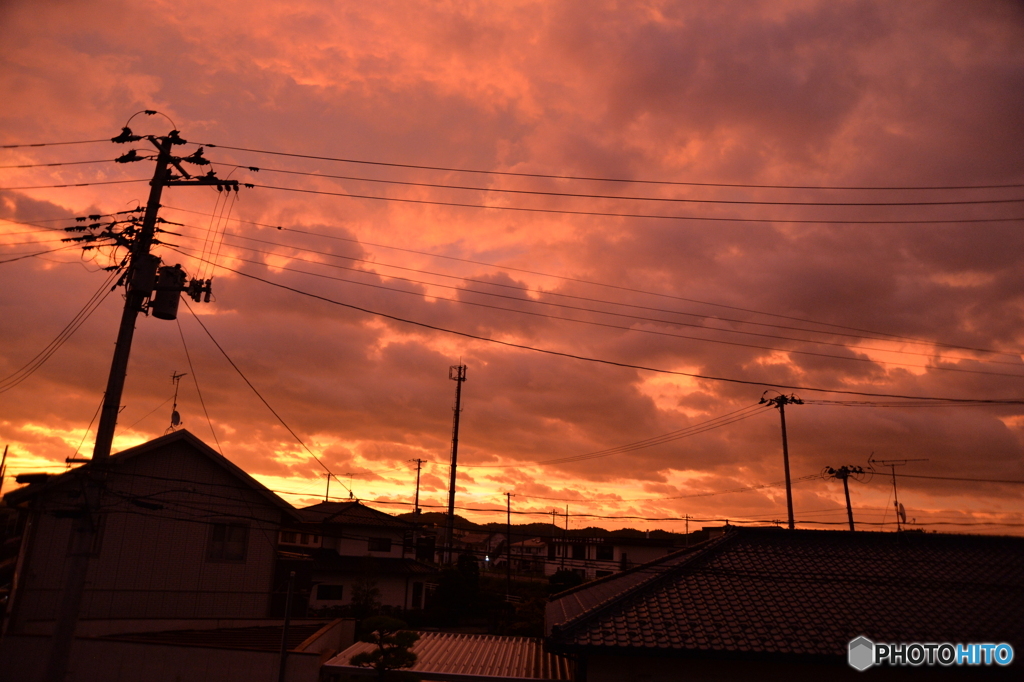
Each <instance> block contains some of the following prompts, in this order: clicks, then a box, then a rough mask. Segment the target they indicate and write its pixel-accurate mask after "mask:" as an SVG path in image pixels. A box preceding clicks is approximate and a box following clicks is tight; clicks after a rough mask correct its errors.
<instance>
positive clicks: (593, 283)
mask: <svg viewBox="0 0 1024 682" xmlns="http://www.w3.org/2000/svg"><path fill="white" fill-rule="evenodd" d="M163 208H169V209H171V210H174V211H181V212H183V213H192V214H196V215H204V216H208V215H210V214H208V213H202V212H200V211H192V210H189V209H185V208H179V207H175V206H163ZM234 220H235V222H238V223H244V224H248V225H255V226H257V227H267V228H271V229H275V230H278V231H284V232H294V233H296V234H305V235H310V236H315V237H320V238H323V239H331V240H334V241H342V242H348V243H353V244H357V245H360V246H372V247H374V248H383V249H390V250H392V251H399V252H403V253H412V254H415V255H419V256H428V257H430V258H438V259H443V260H449V261H454V262H459V263H467V264H470V265H481V266H485V267H490V268H495V269H499V270H507V271H509V272H521V273H524V274H530V275H538V276H541V277H550V278H552V279H558V280H562V281H566V282H577V283H580V284H587V285H591V286H598V287H603V288H606V289H612V290H618V291H624V292H628V293H636V294H643V295H647V296H655V297H658V298H664V299H670V300H675V301H682V302H684V303H694V304H698V305H707V306H711V307H715V308H723V309H726V310H735V311H737V312H745V313H751V314H755V315H764V316H767V317H774V318H778V319H783V320H790V321H793V322H804V323H806V324H815V325H819V326H823V327H830V328H832V329H841V330H846V331H854V332H861V333H865V334H871V335H873V336H874V337H885V338H888V339H892V340H896V341H909V342H914V343H922V344H927V345H934V346H940V347H943V348H951V349H959V350H969V351H976V352H979V353H993V354H1001V355H1009V356H1012V357H1019V354H1018V353H1007V352H1004V351H997V350H992V349H988V348H976V347H972V346H963V345H957V344H947V343H941V342H937V341H929V340H927V339H920V338H913V337H906V336H900V335H897V334H889V333H886V332H879V331H874V330H870V329H862V328H860V327H851V326H846V325H839V324H834V323H831V322H821V321H817V320H811V319H808V318H803V317H794V316H791V315H782V314H778V313H770V312H765V311H762V310H754V309H751V308H743V307H740V306H733V305H726V304H723V303H713V302H711V301H701V300H698V299H692V298H686V297H683V296H675V295H672V294H664V293H658V292H653V291H645V290H643V289H634V288H630V287H624V286H620V285H616V284H607V283H604V282H597V281H593V280H587V279H581V278H576V277H567V276H564V275H555V274H551V273H546V272H539V271H536V270H527V269H524V268H516V267H511V266H506V265H498V264H496V263H488V262H485V261H478V260H472V259H468V258H458V257H456V256H447V255H444V254H437V253H430V252H428V251H417V250H415V249H407V248H402V247H399V246H392V245H390V244H378V243H373V242H362V241H360V240H358V239H351V238H348V237H340V236H337V235H330V234H324V233H322V232H311V231H309V230H300V229H297V228H292V227H283V226H281V225H272V224H270V223H260V222H255V221H252V220H243V219H241V218H235V219H234ZM659 310H660V309H659ZM705 317H710V318H713V319H718V320H723V321H729V322H734V321H737V320H730V319H728V318H720V317H715V316H713V315H707V316H705ZM769 326H776V325H769ZM785 328H787V329H789V327H785ZM792 329H800V328H799V327H794V328H792ZM805 331H810V332H815V333H826V332H824V331H819V330H805ZM864 338H872V337H864Z"/></svg>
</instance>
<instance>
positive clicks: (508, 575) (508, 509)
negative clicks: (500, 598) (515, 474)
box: [505, 493, 515, 601]
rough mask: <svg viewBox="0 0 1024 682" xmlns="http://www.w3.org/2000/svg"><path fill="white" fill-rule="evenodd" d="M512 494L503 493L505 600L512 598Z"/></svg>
mask: <svg viewBox="0 0 1024 682" xmlns="http://www.w3.org/2000/svg"><path fill="white" fill-rule="evenodd" d="M513 497H515V495H513V494H512V493H505V505H506V506H505V549H506V550H507V551H506V553H505V554H506V559H505V599H506V601H507V600H508V598H509V597H510V596H512V498H513Z"/></svg>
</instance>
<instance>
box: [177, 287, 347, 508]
mask: <svg viewBox="0 0 1024 682" xmlns="http://www.w3.org/2000/svg"><path fill="white" fill-rule="evenodd" d="M181 300H182V302H184V303H185V307H186V308H188V311H189V312H190V313H192V318H193V319H194V320H195V321H196V322H198V323H199V326H200V327H202V328H203V331H204V332H206V335H207V336H208V337H210V340H211V341H213V345H215V346H217V350H219V351H220V352H221V355H223V356H224V359H225V360H227V361H228V364H230V365H231V366H232V367H233V368H234V369H235V371H236V372H238V376H240V377H242V381H244V382H245V383H246V384H247V385H248V386H249V388H251V389H252V392H253V393H255V394H256V397H257V398H259V399H260V401H261V402H262V403H263V404H264V405H266V407H267V409H268V410H270V413H271V414H273V415H274V416H275V417H276V418H277V421H279V422H281V425H282V426H284V428H285V429H286V430H287V431H288V433H290V434H292V437H293V438H294V439H295V440H296V442H298V444H299V445H301V446H302V448H303V449H304V450H305V451H306V452H308V453H309V455H310V456H311V457H312V458H313V459H315V460H316V462H317V464H319V465H320V466H321V467H323V469H324V471H326V472H327V473H329V474H330V475H331V476H334V479H335V480H336V481H338V483H341V481H340V480H338V477H337V476H335V475H334V472H333V471H331V470H330V469H329V468H328V467H327V465H326V464H324V462H323V460H321V459H320V458H319V457H317V456H316V453H314V452H313V451H312V450H310V449H309V446H308V445H306V443H305V442H304V441H303V440H302V439H301V438H299V434H297V433H295V431H293V430H292V427H290V426H288V422H286V421H285V420H284V419H283V418H282V417H281V415H280V414H278V413H277V410H275V409H274V408H273V407H271V406H270V403H268V402H267V399H266V398H264V397H263V394H262V393H260V392H259V390H258V389H257V388H256V387H255V386H253V384H252V382H251V381H249V379H248V377H246V376H245V374H244V373H243V372H242V370H241V369H240V368H239V367H238V365H236V364H235V361H234V360H232V359H231V356H230V355H228V353H227V351H225V350H224V348H223V346H221V345H220V343H218V342H217V339H215V338H214V337H213V334H211V333H210V330H209V329H207V328H206V325H205V324H203V321H202V320H201V319H199V316H198V315H196V313H195V311H194V310H192V306H190V305H189V304H188V301H187V300H185V298H184V297H182V298H181ZM341 485H342V486H344V485H345V484H344V483H341ZM347 489H348V488H347V486H346V490H347Z"/></svg>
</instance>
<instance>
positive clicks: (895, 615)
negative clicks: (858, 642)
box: [545, 528, 1024, 682]
mask: <svg viewBox="0 0 1024 682" xmlns="http://www.w3.org/2000/svg"><path fill="white" fill-rule="evenodd" d="M545 632H546V635H547V637H546V643H547V646H548V648H549V649H550V650H551V651H554V652H557V653H561V654H563V655H567V656H572V657H574V658H575V659H576V660H577V661H578V664H579V672H578V679H581V680H586V681H587V682H602V681H603V680H623V679H631V680H649V681H651V682H656V681H659V680H678V679H682V678H684V677H685V678H692V679H711V678H713V679H716V680H747V679H758V680H766V681H767V680H794V679H820V678H825V679H845V678H849V679H865V678H866V677H858V676H859V675H863V674H864V673H861V672H858V671H857V670H855V669H854V668H852V667H851V666H850V665H849V664H848V662H847V657H848V655H849V649H850V647H851V642H852V641H853V640H855V639H857V638H859V637H866V638H868V639H870V640H871V641H872V642H882V643H886V642H888V643H912V642H922V643H942V642H951V643H985V642H993V643H1000V642H1006V643H1009V644H1011V645H1012V646H1013V647H1014V648H1015V649H1016V650H1017V651H1024V538H1015V537H990V536H968V535H939V534H925V533H919V532H901V533H871V532H855V533H853V532H849V531H814V530H783V529H779V528H730V529H729V530H728V531H727V532H725V533H724V534H723V535H721V536H720V537H717V538H715V539H712V540H708V541H706V542H703V543H700V544H698V545H694V546H693V547H689V548H685V549H683V550H680V551H677V552H675V553H673V554H670V555H668V556H665V557H662V558H660V559H657V560H655V561H653V562H650V563H648V564H645V565H642V566H638V567H635V568H633V569H631V570H628V571H625V572H622V573H618V574H615V575H612V576H608V577H605V578H602V579H600V580H596V581H594V582H591V583H588V584H585V585H582V586H580V587H577V588H574V589H571V590H568V591H566V592H563V593H561V594H559V595H556V596H555V597H554V598H552V600H551V601H550V602H549V603H548V605H547V608H546V612H545ZM996 667H998V666H996ZM1011 668H1013V669H1012V670H1009V669H1004V670H996V669H992V668H989V669H985V670H979V669H974V670H973V671H972V670H965V669H963V668H960V667H958V666H952V667H950V668H944V667H942V666H919V667H909V668H908V667H891V668H890V667H880V668H874V669H872V670H870V671H869V673H870V674H869V675H866V676H870V677H872V678H882V679H944V676H945V675H952V676H963V675H964V674H965V673H966V674H968V675H970V673H972V672H974V673H983V674H986V675H988V674H999V673H1005V674H1006V675H1007V676H1010V675H1012V676H1014V677H1015V678H1016V679H1019V676H1020V673H1021V663H1020V659H1017V660H1016V661H1015V662H1014V663H1013V665H1012V666H1011Z"/></svg>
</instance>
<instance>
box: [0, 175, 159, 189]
mask: <svg viewBox="0 0 1024 682" xmlns="http://www.w3.org/2000/svg"><path fill="white" fill-rule="evenodd" d="M128 182H149V179H148V178H139V179H137V180H103V181H100V182H76V183H74V184H70V185H31V186H26V187H0V191H8V190H16V189H57V188H59V187H89V186H92V185H123V184H125V183H128Z"/></svg>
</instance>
